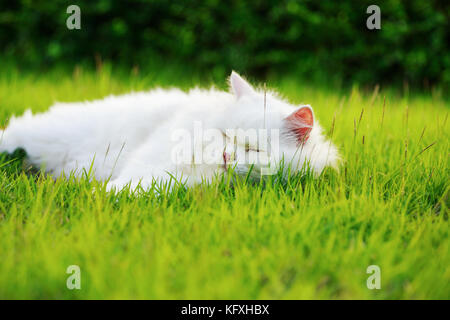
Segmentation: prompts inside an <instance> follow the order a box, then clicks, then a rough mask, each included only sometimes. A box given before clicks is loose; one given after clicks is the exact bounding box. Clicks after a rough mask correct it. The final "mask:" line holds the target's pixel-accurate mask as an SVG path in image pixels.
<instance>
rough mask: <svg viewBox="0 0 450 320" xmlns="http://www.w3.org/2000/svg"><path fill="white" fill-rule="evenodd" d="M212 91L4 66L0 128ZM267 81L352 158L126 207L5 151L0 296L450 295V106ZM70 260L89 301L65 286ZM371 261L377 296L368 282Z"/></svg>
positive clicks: (140, 76) (189, 82)
mask: <svg viewBox="0 0 450 320" xmlns="http://www.w3.org/2000/svg"><path fill="white" fill-rule="evenodd" d="M210 80H211V79H208V78H205V77H199V76H196V77H191V76H190V73H189V72H183V70H168V69H165V71H164V70H162V71H161V70H155V71H154V72H143V71H139V70H134V71H133V70H130V71H129V72H128V71H123V70H122V71H114V70H113V69H111V67H110V66H108V65H105V66H103V67H102V68H101V70H98V71H97V72H89V71H86V70H84V69H82V68H75V70H74V71H73V73H67V72H58V71H52V72H49V73H45V74H40V73H21V72H19V71H17V70H15V69H11V70H8V71H7V72H3V73H1V74H0V126H2V125H5V124H6V123H7V120H8V118H9V117H11V116H12V115H14V114H21V113H23V112H24V110H26V109H27V108H31V109H32V110H33V111H34V112H39V111H44V110H46V109H47V108H48V107H49V106H50V105H51V104H52V103H53V102H54V101H77V100H89V99H95V98H101V97H103V96H105V95H108V94H120V93H125V92H129V91H131V90H146V89H149V88H151V87H154V86H157V85H163V86H171V85H175V86H180V87H182V88H184V89H187V88H190V87H193V86H195V85H197V84H200V85H207V84H208V83H209V82H210ZM215 85H217V86H219V87H221V88H224V87H225V85H226V84H225V79H223V80H221V81H220V82H219V81H218V80H216V83H215ZM267 85H268V86H269V87H274V88H276V89H277V90H279V91H280V92H281V94H283V95H284V96H286V97H287V98H288V99H289V100H290V101H292V102H293V103H301V102H305V103H309V104H311V105H312V106H313V108H314V110H315V114H316V116H317V117H318V119H319V121H320V122H321V124H322V126H323V127H324V128H325V130H326V132H327V134H328V136H330V137H331V138H332V140H333V141H334V142H335V143H336V144H337V145H338V146H339V149H340V151H341V154H342V156H343V161H342V163H341V166H340V170H339V172H335V171H331V170H330V171H327V172H325V173H324V174H323V175H322V176H320V177H319V178H317V179H314V178H313V177H311V176H305V177H302V178H292V179H289V181H281V180H280V179H274V180H273V181H268V182H266V183H260V184H258V183H256V184H254V183H245V182H242V181H240V182H238V183H236V184H234V186H233V187H229V185H228V183H227V181H226V180H220V179H218V180H217V181H216V182H215V183H213V184H211V185H200V186H197V187H195V188H192V189H185V188H183V187H178V188H174V189H173V190H172V192H170V193H169V192H163V193H162V194H160V195H158V196H155V195H154V193H153V192H149V193H147V194H140V195H138V196H136V195H135V196H133V195H130V194H129V193H127V192H121V193H118V194H108V193H106V192H105V188H104V185H103V184H101V183H98V182H95V181H91V182H90V181H89V179H81V180H78V181H77V180H76V179H73V178H71V179H69V180H68V181H66V180H63V179H57V180H56V181H55V180H53V179H52V178H51V177H46V176H45V175H41V174H39V173H36V172H32V171H30V170H28V169H27V168H26V167H25V168H23V167H22V162H21V161H20V157H21V156H20V153H17V154H15V155H12V156H11V155H10V156H8V157H6V156H3V157H2V160H0V239H1V240H0V259H1V262H0V298H149V299H163V298H170V299H172V298H192V299H195V298H200V299H204V298H212V299H214V298H220V299H233V298H236V299H237V298H248V299H267V298H269V299H303V298H343V299H348V298H361V299H372V298H375V299H380V298H412V299H416V298H438V299H439V298H440V299H448V298H450V268H449V265H450V248H449V239H448V229H449V224H448V207H449V199H448V194H449V183H448V180H449V124H448V121H447V118H448V111H449V103H448V101H446V100H445V99H444V98H443V97H442V96H441V95H440V93H439V92H433V93H431V92H430V93H429V94H426V93H424V94H420V95H414V94H413V93H412V92H409V94H407V95H405V94H399V93H397V92H395V91H393V90H381V91H378V90H374V91H372V90H361V89H359V88H358V87H357V86H355V87H353V88H352V89H349V90H345V89H341V90H338V91H333V90H330V89H326V88H317V87H314V86H311V85H307V84H305V83H301V82H298V81H296V80H294V79H292V78H288V79H282V80H278V81H275V80H274V81H270V79H269V80H268V81H267ZM17 158H18V159H19V160H13V159H17ZM73 264H75V265H79V266H80V268H81V279H82V280H81V281H82V284H81V285H82V289H81V290H74V291H70V290H68V289H67V288H66V279H67V277H68V275H67V274H66V268H67V267H68V266H69V265H73ZM372 264H374V265H378V266H380V268H381V286H382V288H381V290H369V289H368V288H367V287H366V279H367V277H368V276H369V275H368V274H366V268H367V267H368V266H369V265H372Z"/></svg>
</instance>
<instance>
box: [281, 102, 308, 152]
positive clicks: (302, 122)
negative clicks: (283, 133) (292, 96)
mask: <svg viewBox="0 0 450 320" xmlns="http://www.w3.org/2000/svg"><path fill="white" fill-rule="evenodd" d="M286 121H287V122H288V126H289V128H290V129H291V130H292V131H293V132H294V133H295V135H296V137H297V141H298V142H299V143H300V144H304V143H305V142H306V141H308V138H309V134H310V133H311V130H312V128H313V125H314V116H313V113H312V110H311V108H309V107H303V108H300V109H298V110H297V111H295V112H294V113H292V114H291V115H290V116H289V117H287V118H286Z"/></svg>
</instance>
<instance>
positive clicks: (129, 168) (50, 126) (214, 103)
mask: <svg viewBox="0 0 450 320" xmlns="http://www.w3.org/2000/svg"><path fill="white" fill-rule="evenodd" d="M230 82H231V87H232V91H233V93H234V94H230V93H226V92H222V91H218V90H199V89H194V90H191V91H189V92H187V93H186V92H183V91H181V90H177V89H171V90H162V89H156V90H153V91H150V92H142V93H132V94H127V95H123V96H118V97H116V96H110V97H107V98H105V99H103V100H97V101H92V102H81V103H58V104H55V105H54V106H53V107H51V108H50V110H49V111H47V112H46V113H42V114H36V115H32V114H31V112H30V111H28V112H26V113H25V114H24V115H23V116H21V117H19V118H14V117H13V118H12V119H11V120H10V123H9V126H8V127H7V128H6V129H5V130H4V131H3V132H2V131H0V152H2V151H7V152H13V151H14V150H15V149H16V148H23V149H25V151H26V153H27V157H28V161H29V162H30V163H31V164H33V165H35V166H39V167H43V168H45V170H46V171H47V172H50V173H52V174H53V175H55V176H59V175H61V174H63V173H65V174H67V175H68V173H70V172H74V173H75V174H76V175H80V174H82V172H83V170H86V171H89V169H90V168H92V172H93V174H94V175H95V177H96V178H97V179H99V180H108V179H109V180H110V181H109V184H108V186H109V187H116V188H117V189H120V188H122V187H123V186H125V185H127V184H128V183H131V186H132V187H135V186H136V185H137V184H138V183H140V184H141V186H142V187H144V188H146V187H148V186H150V185H151V183H152V180H153V179H156V180H159V181H166V180H169V179H170V178H171V177H175V178H177V179H181V180H184V181H187V183H188V184H195V183H197V182H200V181H202V180H205V179H206V180H209V179H211V178H212V177H213V176H214V175H216V174H220V173H222V172H226V171H227V169H228V167H230V166H231V167H233V168H234V169H235V170H236V172H238V173H241V174H246V173H248V172H249V171H250V170H251V171H253V170H255V167H256V170H255V172H254V173H252V175H255V173H256V175H259V174H260V173H261V172H259V171H258V170H260V167H262V165H261V166H260V165H259V164H260V162H261V161H259V160H260V159H259V156H260V155H263V154H264V156H265V157H264V159H267V158H269V159H270V164H269V166H270V167H271V168H274V167H276V166H277V165H279V164H280V162H281V161H283V162H285V163H286V162H287V163H294V165H293V166H292V167H293V169H294V170H293V171H294V172H295V171H297V170H300V169H301V168H302V167H303V165H304V164H305V162H309V165H310V166H311V168H312V169H313V170H314V171H315V172H317V173H320V172H321V171H322V170H323V168H324V167H325V166H327V165H331V166H333V165H335V163H336V160H337V157H338V155H337V151H336V148H335V147H334V146H333V145H332V144H331V143H330V142H327V141H325V139H324V138H323V136H322V135H321V129H320V127H319V125H318V123H317V122H316V121H314V124H313V115H312V110H311V109H310V108H309V107H303V108H300V109H298V110H297V111H296V110H295V109H294V108H293V107H292V106H291V105H289V104H287V103H286V102H284V101H282V100H280V99H278V98H276V97H275V96H273V95H272V94H267V97H266V98H265V97H264V94H263V93H261V92H256V91H255V90H254V89H253V88H252V87H251V86H250V85H249V84H248V83H246V82H245V81H244V80H243V79H242V78H240V77H239V76H238V75H237V74H235V73H233V74H232V76H231V77H230ZM264 101H265V104H264ZM305 112H306V114H305ZM309 122H310V123H309ZM229 129H243V130H247V133H248V132H250V131H251V130H252V129H255V130H260V129H264V130H268V131H269V130H275V131H270V132H269V133H268V138H267V139H266V138H264V139H266V140H267V141H268V142H269V147H267V146H265V147H261V146H262V145H263V144H261V141H260V140H261V138H260V137H259V136H258V138H257V139H256V140H255V139H253V140H252V139H251V138H248V137H247V138H244V140H242V136H239V135H238V134H237V135H236V136H233V137H231V134H230V133H229ZM208 130H209V131H208ZM214 130H215V131H214ZM277 131H278V133H277ZM205 132H206V134H205ZM208 132H209V138H211V135H212V136H214V137H216V141H215V142H214V143H211V141H212V140H211V139H209V140H208V138H207V137H206V136H208ZM217 132H219V134H217ZM199 137H201V138H199ZM205 137H206V138H205ZM220 137H222V138H221V139H219V138H220ZM275 138H276V139H275ZM245 139H247V140H245ZM219 140H220V141H219ZM275 144H276V146H275ZM271 145H274V146H275V147H273V148H272V147H271ZM183 148H184V149H183ZM269 148H270V149H271V150H269ZM176 149H178V152H176V151H175V150H176ZM180 149H181V151H180ZM272 149H273V150H272ZM240 151H241V152H240ZM199 152H200V153H199ZM202 152H203V153H204V154H203V157H202V154H201V153H202ZM252 153H253V154H254V156H255V157H254V158H255V159H259V160H256V161H254V160H252V161H249V158H252ZM180 154H181V156H180ZM239 154H241V156H239ZM181 158H182V160H180V159H181ZM255 164H256V166H255ZM264 166H266V167H267V163H265V164H264Z"/></svg>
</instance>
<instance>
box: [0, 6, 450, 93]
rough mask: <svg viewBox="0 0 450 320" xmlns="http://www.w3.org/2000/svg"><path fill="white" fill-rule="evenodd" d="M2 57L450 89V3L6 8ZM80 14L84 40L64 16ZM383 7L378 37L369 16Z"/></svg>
mask: <svg viewBox="0 0 450 320" xmlns="http://www.w3.org/2000/svg"><path fill="white" fill-rule="evenodd" d="M0 1H1V4H0V49H1V50H3V54H2V56H3V57H8V56H13V57H14V58H15V59H16V60H17V61H20V62H21V63H23V64H24V65H37V66H42V65H44V66H45V65H51V64H53V63H60V62H61V63H77V62H80V61H87V60H90V61H93V59H94V56H95V55H96V54H97V55H99V56H101V57H102V58H103V59H110V60H112V61H114V62H118V63H123V64H125V65H129V66H133V65H137V64H139V65H141V66H143V65H145V64H146V62H148V61H149V60H151V59H160V60H161V59H162V61H163V62H164V63H167V64H170V63H175V62H176V63H186V64H190V65H191V66H194V67H196V68H199V69H202V70H215V71H217V70H219V71H221V72H222V71H225V70H229V69H237V70H240V71H243V72H245V73H247V74H253V75H255V76H261V75H265V74H266V73H267V72H274V73H277V74H283V73H285V72H288V73H296V74H299V75H302V76H304V77H308V76H310V77H311V78H313V77H317V75H318V74H320V75H326V76H327V77H328V75H332V76H333V77H334V76H338V77H342V78H343V79H346V80H350V81H358V82H363V83H377V82H381V83H385V82H392V81H394V82H397V83H403V82H404V81H408V83H410V84H416V85H419V86H422V85H424V84H425V85H427V84H433V83H441V84H442V83H443V84H448V83H450V54H449V42H450V37H449V23H448V21H449V12H450V6H449V3H450V2H449V1H442V2H439V1H425V0H414V1H398V0H386V1H372V0H370V1H357V0H354V1H343V0H341V1H338V0H333V1H324V0H314V1H295V0H285V1H272V0H255V1H243V0H239V1H224V0H222V1H219V0H203V1H179V0H162V1H160V0H156V1H144V0H128V1H125V0H123V1H120V0H116V1H113V0H91V1H87V0H85V1H77V0H69V1H66V0H37V1H32V0H14V1H11V0H0ZM70 4H77V5H78V6H80V8H81V27H82V29H81V30H79V31H69V30H68V29H67V28H66V19H67V17H68V14H67V13H66V8H67V6H68V5H70ZM370 4H377V5H378V6H380V8H381V30H379V31H371V30H368V29H367V28H366V19H367V17H368V14H366V8H367V7H368V6H369V5H370Z"/></svg>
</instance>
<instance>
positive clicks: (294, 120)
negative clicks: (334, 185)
mask: <svg viewBox="0 0 450 320" xmlns="http://www.w3.org/2000/svg"><path fill="white" fill-rule="evenodd" d="M229 82H230V88H231V91H232V93H233V95H234V103H233V105H232V106H231V107H230V108H231V109H229V110H227V114H228V116H227V117H225V118H224V119H223V121H222V130H223V131H224V135H225V138H226V146H225V148H224V152H223V168H224V169H227V168H228V167H230V166H231V167H233V168H234V170H235V172H237V173H238V174H242V175H246V174H248V172H249V171H250V170H251V175H252V176H255V177H256V176H260V175H261V174H262V175H270V174H274V173H275V172H277V170H278V169H279V168H280V167H281V166H283V167H284V168H285V170H286V172H290V173H291V174H293V173H296V172H298V171H300V170H304V169H308V168H309V169H311V170H312V171H313V172H314V173H316V174H320V173H321V172H322V170H323V169H324V168H325V167H327V166H331V167H336V165H337V162H338V159H339V156H338V152H337V149H336V147H335V146H334V145H333V144H332V143H331V142H330V141H327V139H326V138H325V136H324V135H323V134H322V128H321V127H320V125H319V123H318V121H317V119H316V118H315V116H314V112H313V109H312V108H311V106H309V105H297V106H296V105H292V104H290V103H288V102H287V101H285V100H283V99H281V98H280V97H279V96H278V95H277V94H275V93H274V92H270V91H267V92H266V90H257V89H255V88H253V87H252V86H251V85H250V84H249V83H248V82H247V81H245V80H244V79H243V78H242V77H241V76H239V75H238V74H237V73H235V72H232V74H231V76H230V78H229Z"/></svg>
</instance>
